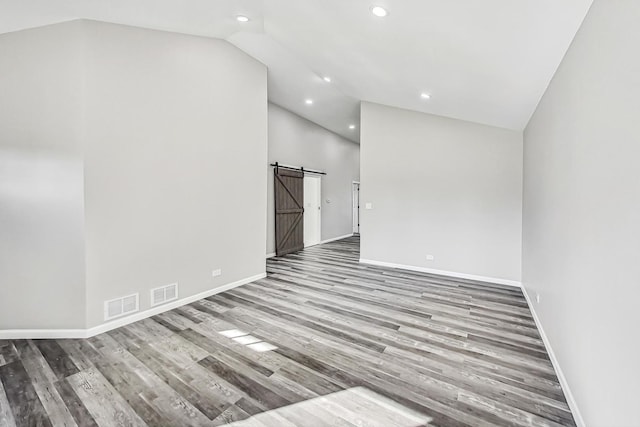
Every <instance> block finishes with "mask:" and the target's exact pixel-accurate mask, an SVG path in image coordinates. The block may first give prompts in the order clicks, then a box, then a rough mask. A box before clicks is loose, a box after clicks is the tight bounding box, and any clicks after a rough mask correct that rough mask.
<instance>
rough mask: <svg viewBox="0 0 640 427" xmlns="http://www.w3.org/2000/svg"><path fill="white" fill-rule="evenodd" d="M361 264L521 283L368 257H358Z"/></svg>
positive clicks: (478, 279)
mask: <svg viewBox="0 0 640 427" xmlns="http://www.w3.org/2000/svg"><path fill="white" fill-rule="evenodd" d="M360 262H361V263H363V264H370V265H377V266H379V267H389V268H400V269H402V270H410V271H418V272H420V273H429V274H437V275H438V276H449V277H455V278H457V279H468V280H477V281H479V282H487V283H495V284H497V285H506V286H515V287H517V288H521V287H522V283H520V282H518V281H516V280H508V279H499V278H496V277H486V276H476V275H475V274H467V273H456V272H454V271H445V270H435V269H433V268H425V267H416V266H413V265H404V264H394V263H392V262H383V261H374V260H370V259H363V258H360Z"/></svg>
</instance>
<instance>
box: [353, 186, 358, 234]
mask: <svg viewBox="0 0 640 427" xmlns="http://www.w3.org/2000/svg"><path fill="white" fill-rule="evenodd" d="M356 186H357V189H358V190H357V192H358V197H357V203H358V205H357V206H356ZM351 229H352V231H353V234H360V181H352V182H351Z"/></svg>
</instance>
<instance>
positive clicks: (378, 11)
mask: <svg viewBox="0 0 640 427" xmlns="http://www.w3.org/2000/svg"><path fill="white" fill-rule="evenodd" d="M371 13H373V14H374V15H376V16H379V17H380V18H384V17H385V16H387V15H388V14H389V12H387V9H385V8H384V7H381V6H373V7H372V8H371Z"/></svg>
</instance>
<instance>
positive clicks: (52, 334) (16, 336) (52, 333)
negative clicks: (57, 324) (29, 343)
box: [0, 329, 87, 340]
mask: <svg viewBox="0 0 640 427" xmlns="http://www.w3.org/2000/svg"><path fill="white" fill-rule="evenodd" d="M57 338H87V330H86V329H5V330H1V331H0V340H25V339H57Z"/></svg>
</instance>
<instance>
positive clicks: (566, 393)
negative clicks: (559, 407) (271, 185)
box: [522, 286, 586, 427]
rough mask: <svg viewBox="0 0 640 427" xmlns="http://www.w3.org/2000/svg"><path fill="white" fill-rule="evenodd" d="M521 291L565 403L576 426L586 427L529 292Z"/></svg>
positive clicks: (525, 289)
mask: <svg viewBox="0 0 640 427" xmlns="http://www.w3.org/2000/svg"><path fill="white" fill-rule="evenodd" d="M522 293H523V294H524V297H525V299H526V300H527V304H528V305H529V310H530V311H531V315H532V316H533V320H534V321H535V323H536V326H537V327H538V332H540V336H541V337H542V342H543V343H544V347H545V348H546V350H547V354H549V358H550V359H551V364H552V365H553V368H554V369H555V371H556V375H557V377H558V381H560V386H561V387H562V391H563V392H564V397H565V399H567V404H568V405H569V409H571V413H572V414H573V418H574V420H575V422H576V425H577V426H578V427H586V424H585V422H584V419H583V418H582V414H581V413H580V410H579V409H578V404H577V402H576V400H575V398H574V397H573V394H572V393H571V389H570V388H569V383H568V382H567V379H566V378H565V376H564V373H563V372H562V369H561V368H560V363H558V359H557V358H556V355H555V353H554V352H553V348H552V347H551V343H550V342H549V338H547V334H545V332H544V328H543V327H542V323H540V318H538V314H537V313H536V310H535V307H534V305H533V302H532V300H531V298H529V293H528V292H527V288H525V287H524V286H522Z"/></svg>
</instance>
